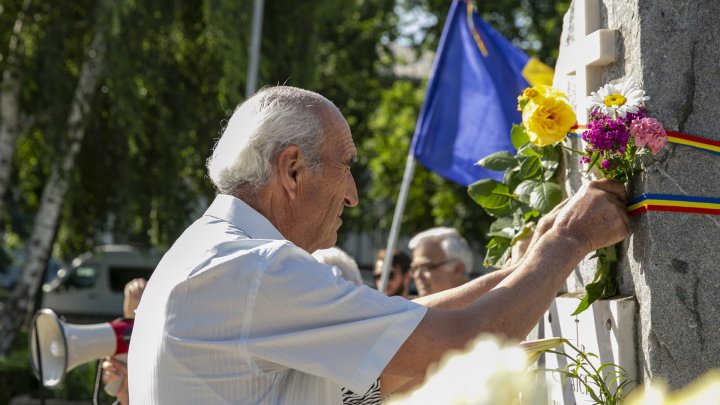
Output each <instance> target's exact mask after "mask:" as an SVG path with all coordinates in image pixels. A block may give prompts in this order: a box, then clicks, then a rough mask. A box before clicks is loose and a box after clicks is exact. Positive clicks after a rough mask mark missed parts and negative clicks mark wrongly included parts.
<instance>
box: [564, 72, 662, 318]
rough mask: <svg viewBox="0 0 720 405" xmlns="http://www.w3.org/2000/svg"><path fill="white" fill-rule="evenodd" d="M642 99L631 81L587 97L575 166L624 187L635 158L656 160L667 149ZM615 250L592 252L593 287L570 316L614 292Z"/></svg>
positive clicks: (636, 168)
mask: <svg viewBox="0 0 720 405" xmlns="http://www.w3.org/2000/svg"><path fill="white" fill-rule="evenodd" d="M646 100H648V97H647V96H645V91H644V90H643V89H642V88H641V87H640V86H638V85H637V84H636V83H635V82H634V81H632V80H631V79H628V80H626V81H624V82H621V83H619V84H606V85H605V86H603V87H601V88H600V89H599V90H598V91H597V92H593V93H591V95H590V97H588V103H589V105H590V117H589V122H588V125H587V129H585V131H584V132H583V133H582V139H583V141H585V150H584V151H583V152H579V153H580V154H581V155H582V157H581V158H580V160H581V161H582V162H583V163H585V164H586V165H587V166H588V169H587V170H588V172H589V171H590V170H593V169H597V171H598V172H599V173H600V175H602V177H604V178H608V179H613V180H618V181H620V182H623V183H627V182H628V181H629V180H630V179H632V177H633V176H634V175H635V174H636V173H637V172H638V171H639V170H640V163H639V162H640V159H638V158H639V157H640V156H643V155H647V154H649V153H652V154H653V155H654V154H657V153H658V151H660V149H662V148H663V146H665V144H666V143H667V134H666V132H665V128H663V126H662V124H661V123H660V122H659V121H658V120H656V119H655V118H652V117H650V116H648V114H647V110H646V109H645V107H644V103H645V101H646ZM616 251H617V248H616V246H615V245H614V246H608V247H605V248H602V249H598V250H597V251H596V253H595V255H594V256H593V257H595V258H597V269H596V271H595V275H594V277H593V281H592V282H591V283H589V284H587V285H586V286H585V290H586V294H585V297H584V298H583V300H582V301H581V302H580V305H578V307H577V309H576V310H575V312H574V313H573V315H577V314H579V313H581V312H582V311H584V310H586V309H587V308H588V307H589V306H590V304H592V303H593V302H594V301H596V300H597V299H599V298H608V297H611V296H613V295H615V293H616V292H617V283H616V281H615V277H614V275H613V274H612V271H613V268H614V264H615V263H616V262H617V252H616Z"/></svg>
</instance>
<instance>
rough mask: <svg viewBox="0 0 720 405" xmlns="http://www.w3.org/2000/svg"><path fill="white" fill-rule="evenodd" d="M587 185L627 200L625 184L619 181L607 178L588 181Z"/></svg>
mask: <svg viewBox="0 0 720 405" xmlns="http://www.w3.org/2000/svg"><path fill="white" fill-rule="evenodd" d="M588 187H596V188H598V189H600V190H603V191H606V192H608V193H612V194H614V195H616V196H618V197H620V199H621V200H622V201H627V199H628V196H627V190H626V189H625V185H624V184H623V183H620V182H619V181H617V180H609V179H601V180H593V181H591V182H590V183H588Z"/></svg>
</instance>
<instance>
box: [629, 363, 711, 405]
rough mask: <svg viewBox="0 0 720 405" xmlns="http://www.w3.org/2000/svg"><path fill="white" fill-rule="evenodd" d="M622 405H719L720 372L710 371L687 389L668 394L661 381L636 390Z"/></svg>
mask: <svg viewBox="0 0 720 405" xmlns="http://www.w3.org/2000/svg"><path fill="white" fill-rule="evenodd" d="M623 404H624V405H720V370H712V371H709V372H707V373H706V374H705V375H703V376H702V377H700V378H698V379H697V380H695V381H693V382H692V383H691V384H690V385H688V386H687V387H685V388H683V389H680V390H678V391H674V392H668V389H667V385H665V383H663V382H662V381H661V380H653V381H651V382H650V384H648V385H646V386H645V387H639V388H636V389H635V390H634V391H633V392H632V393H631V394H630V395H629V396H628V397H627V401H625V402H623Z"/></svg>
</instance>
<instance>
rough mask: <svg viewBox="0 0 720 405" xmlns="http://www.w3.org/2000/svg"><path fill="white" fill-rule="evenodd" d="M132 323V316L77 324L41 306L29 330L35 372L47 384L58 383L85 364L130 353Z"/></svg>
mask: <svg viewBox="0 0 720 405" xmlns="http://www.w3.org/2000/svg"><path fill="white" fill-rule="evenodd" d="M132 326H133V321H132V320H120V321H115V322H104V323H96V324H91V325H75V324H70V323H66V322H63V321H62V320H60V318H58V316H57V314H55V312H53V310H51V309H41V310H39V311H37V312H36V313H35V316H34V317H33V320H32V323H31V324H30V333H29V334H28V335H29V336H28V339H29V342H28V343H29V347H30V363H32V369H33V372H34V373H35V376H36V377H37V379H38V380H39V381H41V382H42V383H43V385H44V386H46V387H49V388H54V387H57V386H58V385H60V383H61V382H62V381H63V378H65V374H66V373H67V372H68V371H70V370H72V369H73V368H75V367H77V366H79V365H81V364H84V363H87V362H90V361H94V360H98V359H102V358H104V357H108V356H113V355H117V354H123V353H127V351H128V343H129V342H130V334H131V333H132ZM38 349H39V350H38Z"/></svg>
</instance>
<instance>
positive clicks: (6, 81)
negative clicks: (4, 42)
mask: <svg viewBox="0 0 720 405" xmlns="http://www.w3.org/2000/svg"><path fill="white" fill-rule="evenodd" d="M30 1H31V0H25V1H24V2H23V4H22V8H21V9H20V12H18V16H17V18H16V19H15V25H14V26H13V32H12V34H11V35H10V44H9V45H8V51H7V65H6V66H5V70H4V71H3V73H2V82H1V83H0V215H1V214H2V213H3V212H4V208H5V207H4V204H5V199H4V198H3V196H4V195H5V192H6V191H7V189H8V185H9V183H10V173H11V172H12V161H13V156H14V155H15V142H16V141H17V138H18V136H19V135H20V123H19V121H20V120H19V111H20V108H19V107H20V72H19V69H18V63H19V58H18V55H19V54H21V53H22V49H23V46H22V45H23V44H22V37H21V36H20V34H21V32H22V29H23V22H24V19H25V12H26V11H27V9H28V7H30ZM2 234H3V232H2V230H1V229H0V236H1V235H2Z"/></svg>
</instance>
